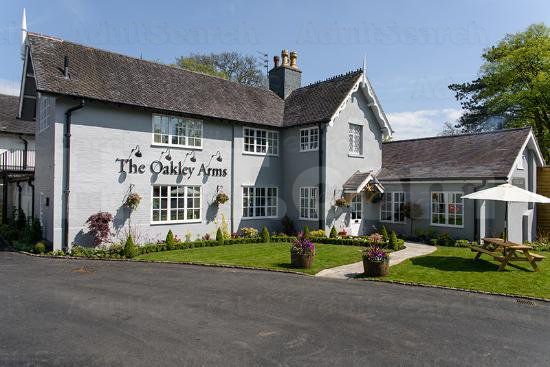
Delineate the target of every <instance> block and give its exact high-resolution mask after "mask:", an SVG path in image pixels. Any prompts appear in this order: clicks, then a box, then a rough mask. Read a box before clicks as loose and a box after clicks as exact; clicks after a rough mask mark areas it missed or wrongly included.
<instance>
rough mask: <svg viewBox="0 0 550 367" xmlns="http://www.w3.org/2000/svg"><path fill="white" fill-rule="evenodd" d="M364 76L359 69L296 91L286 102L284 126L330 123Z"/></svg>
mask: <svg viewBox="0 0 550 367" xmlns="http://www.w3.org/2000/svg"><path fill="white" fill-rule="evenodd" d="M362 74H363V71H362V70H361V69H359V70H356V71H352V72H349V73H347V74H344V75H340V76H337V77H333V78H330V79H327V80H325V81H322V82H318V83H314V84H310V85H308V86H305V87H302V88H299V89H296V90H295V91H293V92H292V93H291V94H290V95H289V96H288V97H287V99H286V100H285V113H284V125H285V126H292V125H298V124H305V123H313V122H328V120H330V118H331V117H332V115H333V114H334V113H335V112H336V110H337V109H338V107H340V104H341V103H342V102H343V101H344V99H345V98H346V96H347V95H348V93H349V91H350V90H351V88H352V87H353V86H354V85H355V83H356V82H357V80H358V79H359V78H360V77H361V76H362Z"/></svg>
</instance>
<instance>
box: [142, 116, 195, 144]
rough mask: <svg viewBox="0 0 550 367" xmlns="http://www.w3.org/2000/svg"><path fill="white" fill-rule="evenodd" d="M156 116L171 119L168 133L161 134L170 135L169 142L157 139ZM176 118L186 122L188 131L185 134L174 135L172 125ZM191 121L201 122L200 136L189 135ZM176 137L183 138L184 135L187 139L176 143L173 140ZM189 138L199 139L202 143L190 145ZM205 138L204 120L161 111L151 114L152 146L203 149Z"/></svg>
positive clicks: (192, 122) (193, 122)
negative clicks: (181, 142)
mask: <svg viewBox="0 0 550 367" xmlns="http://www.w3.org/2000/svg"><path fill="white" fill-rule="evenodd" d="M155 117H160V118H161V119H162V118H163V117H165V118H168V119H169V124H168V134H162V133H161V134H160V135H161V136H162V135H166V136H167V137H168V143H163V142H157V141H155V135H156V133H155ZM174 119H178V120H180V121H183V122H185V131H186V132H185V135H174V134H172V132H173V130H172V127H173V126H172V121H173V120H174ZM190 123H191V124H197V123H198V124H200V136H199V137H197V136H192V137H191V136H189V135H187V131H188V125H189V124H190ZM161 126H162V125H161ZM175 137H176V138H177V139H181V138H182V137H183V138H184V139H185V144H174V143H173V142H172V141H173V138H175ZM189 139H199V142H200V144H199V145H189ZM203 140H204V121H203V120H200V119H194V118H189V117H182V116H176V115H166V114H161V113H153V114H152V115H151V146H159V147H171V148H185V149H196V150H202V148H203Z"/></svg>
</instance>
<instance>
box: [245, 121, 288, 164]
mask: <svg viewBox="0 0 550 367" xmlns="http://www.w3.org/2000/svg"><path fill="white" fill-rule="evenodd" d="M247 130H251V131H253V132H254V134H253V135H252V139H253V140H252V143H248V144H247V143H246V137H247V135H246V131H247ZM242 132H243V135H242V136H243V154H248V155H259V156H272V157H278V156H279V150H280V145H281V135H280V134H279V131H277V130H269V129H260V128H256V127H249V126H243V130H242ZM258 132H263V133H265V137H263V138H262V137H261V138H260V139H265V152H258V151H257V150H258V146H261V145H259V144H258ZM273 140H276V142H277V144H273V145H270V144H269V142H270V141H273ZM247 145H251V146H252V147H253V150H254V151H248V150H246V146H247ZM270 147H273V149H272V150H273V151H274V152H272V153H270V152H269V148H270Z"/></svg>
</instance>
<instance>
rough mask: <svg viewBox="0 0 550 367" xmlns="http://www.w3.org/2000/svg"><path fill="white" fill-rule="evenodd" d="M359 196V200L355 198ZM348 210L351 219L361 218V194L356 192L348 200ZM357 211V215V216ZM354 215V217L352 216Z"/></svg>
mask: <svg viewBox="0 0 550 367" xmlns="http://www.w3.org/2000/svg"><path fill="white" fill-rule="evenodd" d="M357 198H359V200H357ZM358 206H359V210H357V207H358ZM349 211H350V218H351V220H359V221H361V220H363V194H362V193H358V194H357V195H355V196H354V197H353V198H352V199H351V202H350V206H349ZM357 213H359V217H357ZM354 215H355V216H356V217H355V218H354V217H353V216H354Z"/></svg>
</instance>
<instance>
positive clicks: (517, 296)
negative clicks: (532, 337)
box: [351, 277, 550, 303]
mask: <svg viewBox="0 0 550 367" xmlns="http://www.w3.org/2000/svg"><path fill="white" fill-rule="evenodd" d="M351 279H353V280H359V281H367V282H369V281H370V282H379V283H393V284H398V285H405V286H414V287H424V288H439V289H448V290H453V291H459V292H468V293H479V294H487V295H491V296H502V297H509V298H522V299H528V300H533V301H542V302H549V303H550V298H542V297H534V296H526V295H521V294H512V293H498V292H489V291H482V290H476V289H466V288H456V287H449V286H445V285H436V284H423V283H414V282H405V281H402V280H388V279H376V278H357V277H356V278H351Z"/></svg>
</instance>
